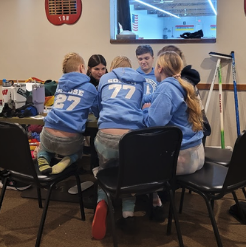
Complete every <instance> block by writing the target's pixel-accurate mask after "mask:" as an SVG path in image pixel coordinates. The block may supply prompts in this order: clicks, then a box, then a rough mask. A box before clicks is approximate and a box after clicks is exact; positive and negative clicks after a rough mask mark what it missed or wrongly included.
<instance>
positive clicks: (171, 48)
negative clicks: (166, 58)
mask: <svg viewBox="0 0 246 247" xmlns="http://www.w3.org/2000/svg"><path fill="white" fill-rule="evenodd" d="M165 51H174V52H176V53H177V54H178V55H179V56H180V57H181V59H182V60H183V64H186V61H185V56H184V53H183V52H182V51H181V50H180V49H179V48H178V47H177V46H175V45H166V46H164V47H163V48H162V49H160V50H159V51H158V53H157V56H159V55H160V54H161V53H163V52H165Z"/></svg>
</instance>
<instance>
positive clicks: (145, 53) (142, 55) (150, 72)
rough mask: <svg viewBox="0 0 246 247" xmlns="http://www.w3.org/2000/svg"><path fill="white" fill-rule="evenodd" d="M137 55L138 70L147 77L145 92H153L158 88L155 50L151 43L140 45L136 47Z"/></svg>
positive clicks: (146, 93)
mask: <svg viewBox="0 0 246 247" xmlns="http://www.w3.org/2000/svg"><path fill="white" fill-rule="evenodd" d="M136 57H137V60H138V63H139V68H137V72H138V73H139V74H141V75H142V76H143V77H144V78H145V83H144V94H145V95H148V94H152V93H153V92H154V91H155V90H156V88H157V85H158V83H157V81H156V78H155V73H154V69H153V63H154V52H153V49H152V47H151V46H150V45H140V46H138V47H137V49H136Z"/></svg>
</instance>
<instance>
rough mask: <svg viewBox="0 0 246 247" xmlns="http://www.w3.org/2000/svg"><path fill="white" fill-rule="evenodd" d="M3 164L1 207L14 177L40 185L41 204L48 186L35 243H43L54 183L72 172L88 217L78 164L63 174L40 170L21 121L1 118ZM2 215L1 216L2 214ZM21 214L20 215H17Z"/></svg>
mask: <svg viewBox="0 0 246 247" xmlns="http://www.w3.org/2000/svg"><path fill="white" fill-rule="evenodd" d="M0 136H1V142H0V157H1V163H0V167H1V168H2V169H4V172H2V180H3V181H2V183H3V187H2V190H1V195H0V209H1V207H2V203H3V199H4V195H5V192H6V187H7V184H8V181H9V180H15V181H19V182H24V183H28V184H33V185H34V186H36V187H37V195H38V205H39V207H40V208H42V198H41V190H40V189H41V188H45V189H47V196H46V199H45V206H44V209H43V214H42V217H41V221H40V225H39V230H38V234H37V239H36V245H35V247H38V246H40V241H41V237H42V232H43V227H44V223H45V219H46V214H47V210H48V206H49V202H50V197H51V192H52V190H53V189H54V188H55V185H56V184H57V183H59V182H60V181H62V180H65V179H67V178H68V177H70V176H75V178H76V182H77V186H78V190H79V193H78V196H79V203H80V212H81V217H82V220H85V213H84V205H83V198H82V193H81V188H80V178H79V175H78V172H77V170H78V167H77V164H76V163H74V164H72V165H70V166H69V167H68V168H67V169H65V170H64V171H63V172H61V173H60V174H56V175H48V176H44V175H42V174H41V173H39V171H38V166H37V163H36V162H34V161H33V159H32V157H31V152H30V147H29V142H28V137H27V134H26V132H25V131H24V129H23V128H22V127H21V126H20V125H19V124H13V123H4V122H0ZM0 217H1V216H0ZM17 218H18V216H17Z"/></svg>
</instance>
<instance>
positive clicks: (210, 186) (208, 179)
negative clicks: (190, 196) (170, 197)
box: [177, 133, 246, 247]
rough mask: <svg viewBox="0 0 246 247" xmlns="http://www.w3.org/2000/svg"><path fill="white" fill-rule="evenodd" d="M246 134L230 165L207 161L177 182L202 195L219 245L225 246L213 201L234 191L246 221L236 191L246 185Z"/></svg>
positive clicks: (240, 141)
mask: <svg viewBox="0 0 246 247" xmlns="http://www.w3.org/2000/svg"><path fill="white" fill-rule="evenodd" d="M245 147H246V134H245V133H244V134H243V135H242V136H240V137H238V138H237V141H236V143H235V145H234V149H233V152H232V157H231V160H230V162H229V164H228V167H226V166H222V165H219V164H216V163H212V162H206V163H205V164H204V167H203V168H202V169H201V170H199V171H197V172H195V173H193V174H190V175H180V176H177V183H178V184H179V185H180V186H181V187H182V188H187V189H189V190H191V191H194V192H196V193H198V194H199V195H201V196H202V197H203V198H204V200H205V202H206V205H207V209H208V213H209V217H210V220H211V223H212V226H213V230H214V234H215V237H216V241H217V245H218V246H219V247H221V246H223V245H222V242H221V238H220V234H219V231H218V227H217V224H216V221H215V218H214V214H213V208H212V205H211V202H213V201H214V200H218V199H221V198H223V197H224V195H226V194H228V193H232V194H233V197H234V200H235V202H236V205H237V209H238V212H239V213H240V217H241V218H242V219H243V221H244V222H245V216H244V214H243V212H242V209H241V207H240V206H239V202H238V199H237V196H236V193H235V190H237V189H239V188H243V187H245V185H246V165H245V158H246V155H245Z"/></svg>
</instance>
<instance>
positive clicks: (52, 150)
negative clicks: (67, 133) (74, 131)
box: [37, 128, 84, 163]
mask: <svg viewBox="0 0 246 247" xmlns="http://www.w3.org/2000/svg"><path fill="white" fill-rule="evenodd" d="M83 145H84V136H83V135H82V134H78V135H76V136H74V137H58V136H54V135H52V134H50V133H49V132H48V131H46V130H45V128H43V129H42V132H41V134H40V149H39V152H38V155H37V157H38V158H39V157H44V158H45V159H46V160H47V161H48V162H50V161H51V158H53V157H54V156H55V154H58V155H61V156H69V157H70V159H71V161H72V163H73V162H75V161H76V160H77V159H78V158H79V157H81V155H82V153H83Z"/></svg>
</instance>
